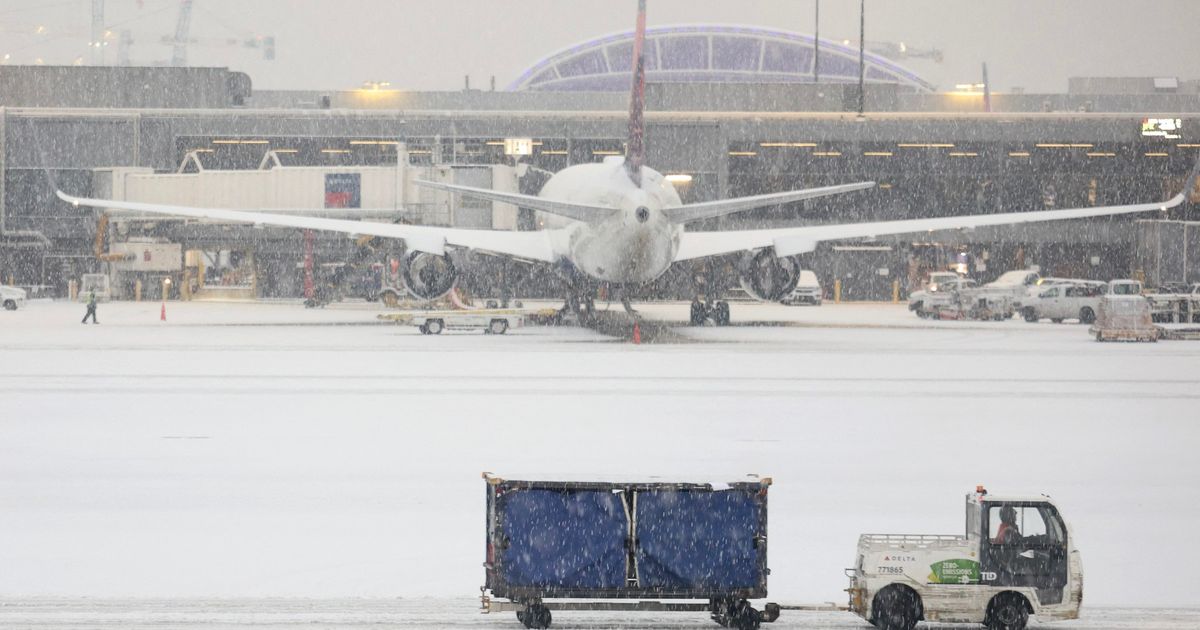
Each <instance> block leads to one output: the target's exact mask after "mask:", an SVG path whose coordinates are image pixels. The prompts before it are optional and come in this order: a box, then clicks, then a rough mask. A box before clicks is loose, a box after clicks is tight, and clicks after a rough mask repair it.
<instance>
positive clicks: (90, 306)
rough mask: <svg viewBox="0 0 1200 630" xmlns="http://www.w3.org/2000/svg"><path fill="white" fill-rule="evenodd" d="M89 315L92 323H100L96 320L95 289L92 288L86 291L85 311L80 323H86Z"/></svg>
mask: <svg viewBox="0 0 1200 630" xmlns="http://www.w3.org/2000/svg"><path fill="white" fill-rule="evenodd" d="M89 317H91V318H92V323H93V324H99V323H100V322H98V321H96V290H95V289H92V291H91V292H89V293H88V298H87V312H86V313H84V314H83V321H82V322H80V323H82V324H86V323H87V320H88V318H89Z"/></svg>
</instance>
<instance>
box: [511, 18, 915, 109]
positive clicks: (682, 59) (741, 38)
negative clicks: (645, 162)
mask: <svg viewBox="0 0 1200 630" xmlns="http://www.w3.org/2000/svg"><path fill="white" fill-rule="evenodd" d="M814 41H815V40H814V38H813V37H812V36H811V35H805V34H802V33H792V32H788V31H780V30H775V29H769V28H763V27H757V26H726V25H716V24H694V25H677V26H659V27H654V28H649V29H646V80H647V81H648V82H651V83H811V82H812V79H813V42H814ZM632 50H633V31H626V32H623V33H615V34H612V35H607V36H604V37H599V38H597V39H593V40H589V41H586V42H582V43H579V44H576V45H574V46H571V47H569V48H566V49H564V50H561V51H559V52H557V53H554V54H552V55H550V56H549V57H546V58H545V59H543V60H541V61H539V62H538V63H536V64H534V65H533V66H531V67H530V68H529V69H527V70H526V71H525V72H524V73H522V74H521V77H520V78H519V79H517V80H516V81H514V82H513V83H512V84H511V85H509V86H508V89H509V90H533V91H568V92H576V91H579V92H582V91H602V92H608V91H618V90H628V89H629V81H630V74H631V72H632V70H631V69H632V67H633V60H632V58H631V55H632ZM820 64H821V67H820V76H821V81H822V82H829V83H849V82H857V81H858V49H857V48H851V47H848V46H843V45H842V44H839V43H836V42H831V41H828V40H825V39H822V40H821V57H820ZM866 66H867V71H866V80H867V82H869V83H897V84H901V85H906V86H910V87H912V88H914V89H916V90H918V91H927V92H932V91H934V86H933V85H932V84H930V83H929V82H927V81H925V80H924V79H922V78H921V77H919V76H917V75H916V74H914V73H913V72H911V71H910V70H907V69H905V68H904V67H902V66H899V65H897V64H895V63H893V62H892V61H890V60H888V59H885V58H883V57H880V56H879V55H873V54H871V53H867V55H866Z"/></svg>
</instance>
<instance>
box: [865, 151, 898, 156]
mask: <svg viewBox="0 0 1200 630" xmlns="http://www.w3.org/2000/svg"><path fill="white" fill-rule="evenodd" d="M863 155H867V156H870V157H892V152H891V151H863Z"/></svg>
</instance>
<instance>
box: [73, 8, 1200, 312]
mask: <svg viewBox="0 0 1200 630" xmlns="http://www.w3.org/2000/svg"><path fill="white" fill-rule="evenodd" d="M645 35H646V0H638V9H637V26H636V29H635V31H634V43H633V55H632V57H633V82H632V88H631V96H630V105H629V120H628V142H627V145H626V150H625V155H624V156H610V157H608V158H606V159H605V160H604V161H603V162H601V163H590V164H577V165H574V166H569V167H567V168H565V169H563V170H561V171H559V172H557V173H555V174H554V175H553V176H552V177H551V178H550V179H549V180H548V181H547V182H546V184H545V185H544V186H543V187H542V189H541V191H540V192H539V194H538V195H536V196H534V195H524V194H517V193H509V192H499V191H494V190H487V189H480V188H472V187H468V186H459V185H454V184H443V183H435V182H428V181H417V182H416V183H417V184H418V185H421V186H426V187H429V188H435V189H440V190H444V191H448V192H451V193H456V194H461V195H465V196H470V197H475V198H478V199H483V200H490V201H499V202H504V203H509V204H514V205H516V206H519V207H523V208H529V209H532V210H535V211H537V212H539V213H540V216H541V217H542V219H543V221H544V225H545V229H541V230H536V231H499V230H476V229H463V228H453V227H438V226H418V225H401V224H394V223H381V222H372V221H358V220H349V219H337V218H328V217H313V216H299V215H289V214H274V213H266V212H253V211H244V210H233V209H222V208H196V207H185V206H171V205H161V204H154V203H143V202H133V201H112V200H107V199H90V198H84V197H76V196H72V195H68V194H66V193H64V192H62V191H61V190H58V191H56V192H57V195H58V197H59V198H61V199H62V200H64V201H66V202H68V203H71V204H74V205H76V206H81V205H82V206H89V207H95V208H111V209H121V210H131V211H139V212H146V213H156V214H165V215H173V216H180V217H194V218H204V219H217V220H223V221H238V222H247V223H253V224H255V225H269V226H281V227H291V228H303V229H311V230H328V231H332V232H343V233H347V234H351V235H355V236H367V235H371V236H380V237H386V238H395V239H403V240H404V242H405V246H406V248H407V249H408V250H409V251H410V252H411V254H409V255H408V256H407V257H406V260H405V264H404V265H403V268H402V274H401V275H402V279H403V280H404V282H405V284H406V288H407V289H408V290H409V292H410V293H412V294H413V295H414V296H416V297H418V298H420V299H424V300H434V299H438V298H440V297H442V296H444V295H446V294H447V293H449V292H450V291H451V290H452V289H453V288H454V286H455V284H456V282H457V279H458V271H457V270H456V269H455V267H454V264H453V261H452V260H451V258H450V257H449V256H448V251H449V250H453V249H459V248H462V249H471V250H478V251H480V252H484V253H489V254H497V255H501V256H507V257H511V258H515V259H518V260H522V261H533V262H541V263H549V264H551V265H553V266H554V269H555V271H556V272H557V273H558V275H559V276H560V277H562V278H564V280H566V281H567V284H568V287H569V288H568V296H567V306H568V307H569V308H570V309H571V310H572V311H574V312H576V313H580V312H581V311H580V309H581V308H584V307H586V308H588V309H589V310H590V308H591V307H592V306H591V303H590V298H589V297H588V295H587V293H586V292H585V288H586V286H587V285H589V284H591V285H594V284H596V283H609V284H610V285H613V286H615V287H617V288H619V289H622V290H624V292H623V294H622V302H623V304H624V305H625V308H626V309H627V310H629V311H630V312H631V313H632V312H633V310H632V307H631V306H630V304H629V299H628V290H632V289H636V288H637V287H639V286H645V285H646V284H648V283H650V282H652V281H654V280H655V279H657V278H659V277H660V276H662V275H663V274H664V273H666V271H667V269H668V268H669V267H671V265H672V264H674V263H677V262H680V261H688V260H697V259H703V258H708V257H713V256H723V255H729V254H742V255H743V256H745V260H746V263H745V264H744V265H743V268H742V286H743V287H744V288H745V289H746V290H747V291H748V292H749V293H751V295H753V296H754V297H757V298H759V299H762V300H765V301H775V300H778V299H781V298H782V297H784V296H785V295H787V293H789V292H790V291H791V290H792V288H793V287H794V286H795V283H796V279H797V277H798V274H799V270H798V268H797V266H796V265H795V264H794V262H791V261H793V260H794V259H792V258H790V257H793V256H796V255H798V254H803V253H806V252H811V251H813V250H814V249H815V248H816V247H817V245H818V244H819V243H821V242H822V241H835V240H842V239H858V238H862V239H872V238H875V237H879V236H884V235H891V234H905V233H915V232H926V231H934V230H947V229H960V228H975V227H981V226H989V225H1006V224H1016V223H1031V222H1041V221H1058V220H1064V219H1081V218H1087V217H1098V216H1108V215H1117V214H1128V213H1136V212H1149V211H1154V210H1160V211H1166V210H1167V209H1169V208H1173V207H1175V206H1178V205H1179V204H1181V203H1183V201H1184V200H1185V198H1186V194H1187V193H1188V192H1189V191H1191V190H1192V189H1193V188H1194V186H1195V182H1196V178H1197V175H1198V174H1200V160H1197V163H1196V166H1195V167H1194V168H1193V169H1192V172H1191V174H1190V176H1189V178H1188V180H1187V186H1185V188H1184V189H1183V192H1180V193H1179V194H1177V195H1175V196H1174V197H1172V198H1171V199H1170V200H1168V201H1165V202H1160V203H1142V204H1133V205H1121V206H1103V207H1091V208H1077V209H1064V210H1046V211H1037V212H1013V213H1004V214H987V215H966V216H953V217H939V218H925V219H907V220H896V221H876V222H866V223H842V224H823V225H810V226H800V227H787V228H771V229H756V230H729V231H695V232H693V231H689V230H687V229H686V228H687V224H688V223H691V222H693V221H698V220H701V219H710V218H714V217H721V216H725V215H729V214H734V213H738V212H743V211H745V210H750V209H753V208H759V207H763V206H771V205H777V204H784V203H790V202H795V201H800V200H804V199H813V198H817V197H823V196H827V195H836V194H843V193H849V192H854V191H860V190H865V189H868V188H871V187H873V186H874V185H875V183H874V182H869V181H868V182H857V183H851V184H840V185H835V186H825V187H821V188H809V189H805V190H796V191H790V192H780V193H769V194H762V195H754V196H748V197H739V198H733V199H723V200H718V201H704V202H699V203H690V204H684V203H682V201H681V200H680V197H679V195H678V193H677V192H676V191H675V189H674V187H673V186H672V185H671V184H670V182H668V181H666V179H665V178H664V177H663V175H662V174H661V173H659V172H658V171H655V170H654V169H652V168H649V167H647V166H645V144H644V142H643V135H644V134H643V132H644V129H645V124H644V110H645V84H646V75H645V58H644V54H643V53H644V46H643V45H644V42H645ZM785 261H787V262H790V263H791V264H783V263H784V262H785ZM709 318H711V319H712V320H713V321H714V322H715V323H717V324H718V325H721V324H728V323H729V305H728V303H727V302H724V301H720V300H717V299H714V298H712V297H711V296H708V297H705V298H704V301H701V300H700V298H696V299H695V300H694V301H693V303H692V312H691V321H692V323H693V324H697V323H703V322H704V321H705V320H706V319H709Z"/></svg>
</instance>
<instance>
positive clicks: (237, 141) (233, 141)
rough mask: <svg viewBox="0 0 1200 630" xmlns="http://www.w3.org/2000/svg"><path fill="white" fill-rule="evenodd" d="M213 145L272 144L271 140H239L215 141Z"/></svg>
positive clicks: (223, 139)
mask: <svg viewBox="0 0 1200 630" xmlns="http://www.w3.org/2000/svg"><path fill="white" fill-rule="evenodd" d="M212 143H213V144H270V143H271V141H270V140H242V139H239V138H229V139H225V138H222V139H219V140H213V141H212Z"/></svg>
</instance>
